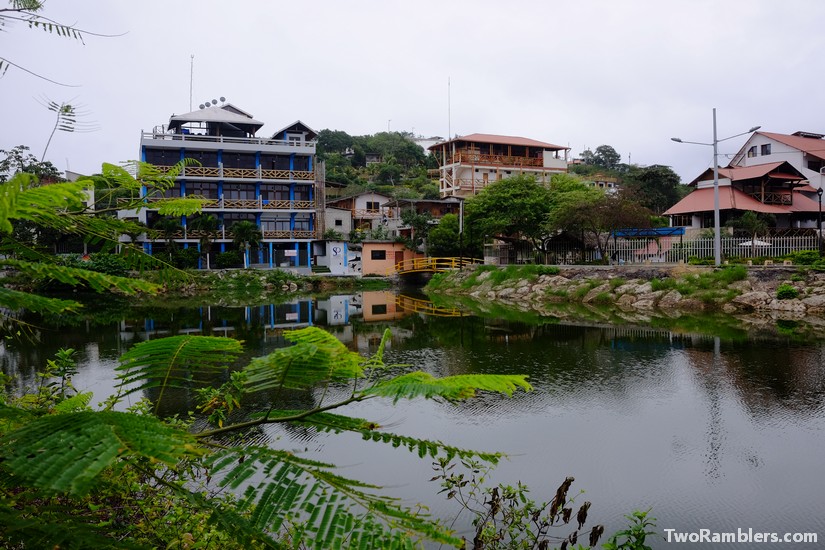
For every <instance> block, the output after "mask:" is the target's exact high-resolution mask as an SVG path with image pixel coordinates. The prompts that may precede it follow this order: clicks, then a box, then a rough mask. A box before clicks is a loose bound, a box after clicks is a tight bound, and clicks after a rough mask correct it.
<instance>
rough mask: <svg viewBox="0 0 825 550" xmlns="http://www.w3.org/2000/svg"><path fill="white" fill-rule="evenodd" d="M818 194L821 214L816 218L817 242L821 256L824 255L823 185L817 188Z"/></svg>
mask: <svg viewBox="0 0 825 550" xmlns="http://www.w3.org/2000/svg"><path fill="white" fill-rule="evenodd" d="M816 196H817V197H819V215H818V216H817V218H816V242H817V244H818V245H819V246H817V249H818V250H819V257H820V258H821V257H822V186H821V185H820V187H819V189H817V190H816Z"/></svg>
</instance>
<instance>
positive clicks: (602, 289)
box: [582, 284, 612, 304]
mask: <svg viewBox="0 0 825 550" xmlns="http://www.w3.org/2000/svg"><path fill="white" fill-rule="evenodd" d="M602 293H606V294H609V293H610V285H609V284H603V285H599V286H597V287H596V288H594V289H592V290H591V291H590V292H588V293H587V294H585V295H584V298H582V303H583V304H589V303H591V302H593V301H594V300H596V297H598V296H599V294H602ZM611 298H612V296H611Z"/></svg>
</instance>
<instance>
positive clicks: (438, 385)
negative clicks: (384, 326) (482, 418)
mask: <svg viewBox="0 0 825 550" xmlns="http://www.w3.org/2000/svg"><path fill="white" fill-rule="evenodd" d="M518 388H521V389H523V390H525V391H530V390H532V389H533V387H532V386H531V385H530V384H529V383H527V377H526V376H524V375H507V374H461V375H458V376H447V377H444V378H435V377H434V376H432V375H431V374H428V373H426V372H420V371H419V372H411V373H408V374H402V375H401V376H397V377H395V378H392V379H390V380H382V381H380V382H378V383H377V384H375V385H373V386H371V387H368V388H364V389H363V390H361V394H362V395H375V396H380V397H389V398H392V400H393V402H398V400H400V399H413V398H416V397H425V398H433V397H443V398H444V399H447V400H450V401H459V400H462V399H467V398H470V397H473V396H475V394H476V391H477V390H481V391H491V392H495V393H503V394H505V395H507V396H511V395H513V392H515V391H516V390H517V389H518Z"/></svg>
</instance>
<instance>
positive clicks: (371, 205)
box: [367, 201, 379, 212]
mask: <svg viewBox="0 0 825 550" xmlns="http://www.w3.org/2000/svg"><path fill="white" fill-rule="evenodd" d="M378 208H379V206H378V201H374V202H373V201H367V212H378Z"/></svg>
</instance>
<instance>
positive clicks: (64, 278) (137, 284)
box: [0, 260, 159, 294]
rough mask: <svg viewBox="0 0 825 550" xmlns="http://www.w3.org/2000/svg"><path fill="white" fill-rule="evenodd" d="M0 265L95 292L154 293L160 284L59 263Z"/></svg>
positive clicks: (23, 262) (31, 275)
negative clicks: (84, 285)
mask: <svg viewBox="0 0 825 550" xmlns="http://www.w3.org/2000/svg"><path fill="white" fill-rule="evenodd" d="M0 265H7V266H10V267H14V268H15V269H17V270H19V271H20V272H22V273H25V274H26V275H28V276H29V277H31V278H32V279H33V280H36V281H42V280H46V281H48V280H53V281H58V282H61V283H64V284H67V285H72V286H77V285H80V284H86V285H88V286H89V288H91V289H92V290H94V291H95V292H104V291H112V290H116V291H120V292H122V293H124V294H136V293H139V292H146V293H153V292H156V291H157V290H158V288H159V287H158V285H156V284H154V283H150V282H148V281H144V280H142V279H134V278H130V277H119V276H117V275H108V274H106V273H100V272H98V271H90V270H88V269H78V268H76V267H67V266H62V265H57V264H44V263H39V262H38V263H35V262H26V261H19V260H3V261H0Z"/></svg>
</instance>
